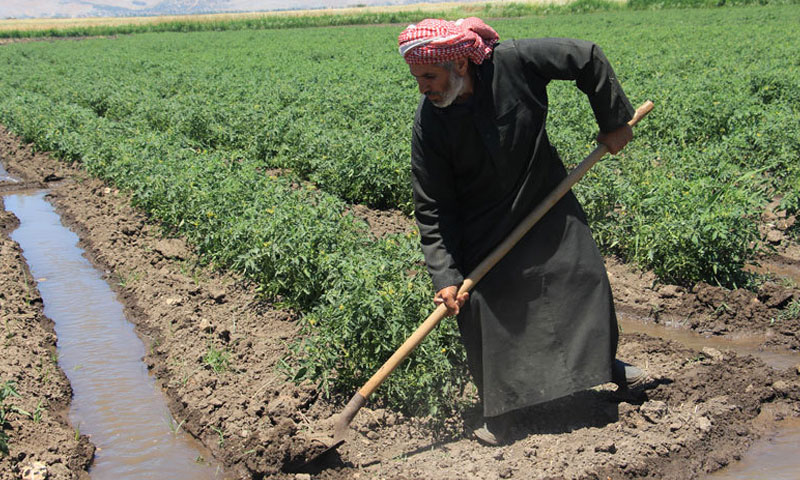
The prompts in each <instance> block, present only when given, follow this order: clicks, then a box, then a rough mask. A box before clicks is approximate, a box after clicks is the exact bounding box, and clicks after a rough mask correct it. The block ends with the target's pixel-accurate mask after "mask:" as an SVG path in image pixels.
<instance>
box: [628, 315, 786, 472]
mask: <svg viewBox="0 0 800 480" xmlns="http://www.w3.org/2000/svg"><path fill="white" fill-rule="evenodd" d="M618 318H619V324H620V327H621V328H622V331H623V332H627V333H644V334H647V335H650V336H653V337H659V338H665V339H668V340H673V341H676V342H679V343H681V344H683V345H686V346H687V347H689V348H692V349H694V350H698V351H702V349H703V348H706V347H711V348H715V349H717V350H720V351H725V350H733V351H734V352H736V353H737V354H740V355H752V356H754V357H756V358H760V359H761V360H763V361H764V363H766V364H767V365H769V366H771V367H772V368H775V369H778V370H785V369H789V368H794V367H795V366H797V365H798V364H800V354H797V353H792V352H787V351H785V350H783V351H769V350H763V349H760V348H759V345H761V343H763V341H764V339H763V338H758V337H752V336H749V337H748V336H741V337H705V336H703V335H699V334H697V333H694V332H692V331H690V330H686V329H683V328H672V327H669V326H663V325H657V324H655V323H653V322H652V321H648V319H646V318H641V317H636V316H633V315H629V314H626V313H623V312H619V313H618ZM798 454H800V420H798V419H789V420H784V421H782V422H780V423H779V424H778V425H777V426H776V430H775V431H773V432H772V433H771V434H768V435H765V436H764V437H763V438H762V439H760V440H758V441H756V443H754V444H753V446H752V447H750V449H749V450H748V451H747V453H746V454H745V455H744V456H743V457H742V459H741V460H740V461H738V462H736V463H733V464H731V465H730V466H728V467H726V468H723V469H722V470H719V471H718V472H716V473H714V474H713V475H710V476H708V477H707V480H758V479H761V480H797V479H798V478H800V473H799V472H800V456H798Z"/></svg>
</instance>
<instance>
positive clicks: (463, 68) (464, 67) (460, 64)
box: [455, 57, 469, 77]
mask: <svg viewBox="0 0 800 480" xmlns="http://www.w3.org/2000/svg"><path fill="white" fill-rule="evenodd" d="M455 67H456V73H458V75H459V76H461V77H463V76H464V75H466V74H467V71H468V70H469V58H467V57H462V58H458V59H456V60H455Z"/></svg>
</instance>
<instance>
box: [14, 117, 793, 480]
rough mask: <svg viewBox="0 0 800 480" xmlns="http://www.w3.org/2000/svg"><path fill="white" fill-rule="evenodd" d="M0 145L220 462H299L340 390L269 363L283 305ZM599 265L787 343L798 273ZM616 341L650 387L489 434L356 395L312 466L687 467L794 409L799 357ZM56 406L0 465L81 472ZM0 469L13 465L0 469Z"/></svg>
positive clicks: (105, 194)
mask: <svg viewBox="0 0 800 480" xmlns="http://www.w3.org/2000/svg"><path fill="white" fill-rule="evenodd" d="M0 160H1V161H2V162H3V164H4V165H5V167H6V170H7V171H8V172H9V173H10V174H11V175H12V176H15V177H16V178H19V179H20V180H22V181H23V182H26V184H27V185H29V186H30V185H39V186H45V182H44V179H45V178H50V179H53V178H61V179H63V180H59V181H56V182H49V183H47V184H46V188H48V189H49V191H50V193H49V196H48V199H49V200H50V201H51V202H52V203H53V204H54V205H55V206H56V208H57V210H58V211H59V213H60V214H61V215H62V219H63V221H64V222H65V224H67V225H68V226H70V228H72V229H73V230H74V231H75V232H76V233H78V235H79V236H80V237H81V238H82V245H81V246H82V248H84V249H85V250H86V251H87V255H88V256H89V257H90V259H91V260H92V261H93V262H94V263H95V265H97V266H98V268H100V269H102V270H104V271H105V272H106V275H107V277H108V281H109V283H110V284H111V285H112V286H113V287H114V288H116V289H117V291H118V293H119V295H120V299H121V301H122V302H123V303H124V304H125V306H126V309H127V314H128V318H129V319H130V320H131V321H132V322H133V323H134V324H135V325H136V326H137V332H138V333H139V335H140V336H141V338H142V339H143V341H144V342H145V345H146V346H148V347H149V348H148V352H149V353H148V354H147V356H146V357H145V359H144V361H145V362H146V363H147V365H148V366H149V367H150V368H151V370H152V371H153V372H154V374H155V375H156V376H157V377H158V378H159V380H160V382H161V384H162V386H163V387H164V389H165V392H166V395H167V397H168V399H169V402H170V406H171V408H172V411H173V414H174V416H175V418H176V420H177V421H178V422H183V423H182V428H184V429H185V430H186V431H188V432H190V433H191V434H192V435H194V436H195V437H197V438H198V439H200V440H201V441H202V442H203V443H204V444H205V445H206V446H207V447H208V448H209V449H210V450H211V451H212V452H213V454H214V455H215V456H216V457H217V458H218V459H219V460H220V461H222V462H223V463H225V464H226V465H227V466H228V467H229V476H230V477H233V478H264V477H270V478H278V479H281V478H287V479H290V478H308V476H306V475H305V474H300V475H298V474H295V473H289V471H290V470H293V469H294V467H296V466H297V465H299V464H301V463H302V462H303V461H304V460H306V459H308V458H309V456H310V455H312V454H313V453H314V452H318V451H319V444H317V443H315V442H314V441H313V440H312V437H314V436H315V435H317V434H322V433H325V432H328V431H330V430H332V426H333V423H334V422H333V420H334V418H335V417H334V414H335V412H336V411H338V410H339V409H340V408H341V406H336V405H330V404H328V403H326V402H325V401H323V400H321V399H320V398H318V395H317V393H316V392H315V390H314V389H313V388H312V387H309V386H295V385H293V384H291V383H288V382H287V381H286V380H285V379H284V377H283V376H282V375H281V373H280V372H278V371H277V369H276V367H277V365H278V362H279V359H280V358H281V357H282V355H283V354H284V353H285V349H286V346H285V345H286V343H287V342H288V341H290V340H291V339H292V337H294V336H295V335H296V334H297V333H296V332H297V327H296V324H295V322H296V319H297V318H298V314H297V313H296V312H292V311H287V310H285V309H280V308H277V307H275V306H274V305H272V304H270V303H269V302H266V301H263V300H259V299H258V297H257V295H256V292H255V288H254V286H253V285H251V284H249V283H247V282H246V281H244V280H242V279H240V278H237V277H236V276H233V275H230V274H223V273H219V272H215V271H211V270H209V269H207V268H201V267H199V266H198V262H197V259H196V257H195V255H194V254H193V253H192V251H191V248H190V247H189V246H187V245H186V244H185V243H184V242H183V240H181V239H179V238H162V235H161V230H160V229H159V227H158V226H157V225H156V224H154V223H153V222H151V221H149V220H148V219H147V218H146V217H145V216H144V215H143V214H142V213H140V212H137V211H136V210H134V209H132V208H131V207H130V206H129V200H128V198H126V196H125V195H124V194H123V193H121V192H118V191H117V190H115V189H114V187H113V186H110V185H105V184H103V183H102V182H101V181H99V180H96V179H92V178H90V177H89V176H88V174H87V173H86V172H84V171H82V170H80V169H79V168H77V167H74V166H68V165H65V164H63V163H61V162H60V161H58V160H56V159H53V158H51V157H50V156H49V155H47V154H46V153H34V152H33V151H32V150H31V148H30V147H29V146H27V145H24V144H22V143H21V142H20V141H19V140H18V139H17V138H16V137H14V136H13V135H10V134H9V133H7V131H5V130H3V129H0ZM48 176H49V177H48ZM354 211H356V212H357V214H359V215H360V216H362V218H364V219H365V220H367V221H368V222H369V223H370V225H371V226H372V227H373V231H374V233H375V235H381V234H383V233H384V232H386V231H398V230H399V231H402V230H404V229H408V228H410V223H409V221H408V220H407V219H405V217H402V216H401V215H399V214H394V213H392V212H373V211H370V210H368V209H364V208H363V207H354ZM1 218H2V219H3V221H2V225H3V229H2V232H3V234H2V235H3V236H2V240H1V242H2V243H0V245H1V246H2V247H0V248H2V262H0V281H2V282H3V285H4V286H5V285H11V284H14V282H16V284H17V285H19V284H20V280H19V278H20V277H21V273H20V272H21V271H22V270H23V269H24V266H22V265H21V263H20V262H21V260H20V257H19V253H18V252H19V251H18V249H17V247H16V246H15V245H13V243H11V242H10V241H9V240H8V238H7V234H8V231H9V229H10V228H12V226H13V219H9V215H8V214H5V213H4V214H3V216H2V217H1ZM287 227H291V226H287ZM607 263H608V267H609V273H610V278H611V281H612V286H613V288H614V291H615V294H616V300H617V302H618V304H617V307H618V309H619V310H620V311H621V312H623V313H625V312H627V313H629V314H635V315H638V316H641V317H644V318H647V319H649V320H650V321H656V322H669V323H671V324H674V325H677V326H682V328H691V329H694V330H697V331H698V332H705V333H712V334H737V335H739V334H750V333H752V334H757V335H759V336H760V337H759V338H762V339H763V343H764V345H765V346H766V345H772V346H777V347H779V348H782V349H797V348H799V347H800V344H798V338H797V336H796V335H795V333H796V332H797V331H798V328H797V327H798V319H797V318H789V317H788V316H787V315H785V309H786V308H787V306H788V305H790V304H791V302H793V301H794V300H796V299H798V298H800V297H799V295H800V292H799V291H798V289H797V287H796V284H792V283H791V282H789V281H782V280H781V279H780V278H778V277H776V281H773V282H768V283H767V284H765V285H764V287H762V289H761V290H760V291H759V292H757V293H752V292H749V291H745V290H736V291H727V290H724V289H720V288H716V287H712V286H709V285H698V286H696V287H694V288H692V289H690V290H687V289H683V288H680V287H676V286H672V285H659V284H657V282H655V279H654V278H653V277H652V275H650V274H649V273H647V272H636V271H634V270H633V269H631V268H630V267H628V266H626V265H624V264H622V263H620V262H618V261H616V260H614V259H608V261H607ZM22 285H24V282H23V283H22ZM16 288H19V289H20V293H18V294H15V295H8V294H5V292H6V291H7V290H6V288H4V289H3V290H2V291H3V292H4V296H0V299H2V302H3V307H2V312H3V315H5V316H4V318H11V319H12V320H11V322H12V324H13V325H17V324H20V325H21V324H22V323H23V322H27V323H26V324H25V325H33V326H36V325H40V324H46V323H47V322H46V320H44V319H43V317H42V315H41V305H37V303H36V302H31V301H30V298H31V294H30V293H26V290H24V286H23V287H16ZM29 288H31V289H32V288H35V287H34V285H33V284H30V287H29ZM33 296H34V297H35V296H36V295H35V294H33ZM722 305H724V307H722ZM7 312H10V313H7ZM15 312H19V313H15ZM775 319H780V322H776V321H775ZM14 328H17V327H14ZM23 339H24V342H22V340H23ZM9 341H11V342H17V343H15V345H17V344H19V346H17V347H14V349H13V350H9V348H8V347H7V346H4V352H11V355H5V354H4V355H3V356H2V360H0V369H2V370H0V372H2V375H3V378H8V377H9V376H10V377H13V378H18V379H21V378H23V377H24V376H25V375H29V376H30V379H29V380H24V382H27V383H23V380H18V381H19V383H20V385H23V384H25V385H30V387H26V390H25V392H26V393H24V394H23V397H24V398H26V399H27V398H29V399H30V402H32V405H27V404H26V406H27V407H28V408H33V407H35V403H36V400H35V399H36V397H35V396H33V395H34V393H32V391H35V390H38V393H37V394H40V395H41V394H46V393H45V392H51V393H49V394H47V395H50V396H53V397H56V398H59V399H63V400H61V403H59V405H60V406H62V407H65V406H66V402H67V400H68V399H69V396H70V390H69V385H68V384H66V382H65V381H63V375H61V374H60V373H58V374H57V375H56V374H54V377H55V376H58V378H60V379H61V380H60V381H58V382H53V381H51V383H50V384H48V385H47V386H46V387H42V386H41V382H42V380H41V379H40V378H38V377H37V376H36V375H35V373H31V367H30V366H31V365H34V366H35V365H38V364H39V362H40V360H39V357H38V356H34V357H30V356H29V355H28V354H29V353H30V351H32V350H34V349H33V348H23V347H24V346H25V345H34V346H36V347H35V348H36V349H39V350H41V351H42V352H49V351H51V350H52V345H53V341H54V337H53V333H52V330H51V329H49V328H41V329H37V328H28V327H26V328H25V331H24V334H23V333H22V332H20V333H17V334H16V335H15V336H12V337H11V338H10V340H9V339H6V342H9ZM19 342H22V343H19ZM210 346H214V348H215V349H217V350H222V351H225V352H228V359H229V366H228V368H227V369H226V370H225V371H223V372H221V373H215V372H214V371H213V370H212V369H211V368H210V366H209V365H207V364H206V362H205V361H204V359H203V357H204V356H205V354H206V353H207V351H208V350H209V347H210ZM41 355H42V354H40V356H41ZM619 357H620V358H622V359H624V360H627V361H630V362H632V363H635V364H638V365H641V366H643V367H646V368H647V370H648V372H649V373H650V376H651V380H652V381H651V382H650V387H651V388H650V389H648V390H646V391H645V392H641V393H640V394H638V395H637V396H635V397H634V398H627V399H620V398H618V396H617V395H616V394H615V392H614V390H615V387H614V386H612V385H604V386H600V387H598V388H596V389H594V390H591V391H586V392H581V393H578V394H575V395H573V396H571V397H568V398H565V399H560V400H558V401H555V402H551V403H549V404H545V405H539V406H536V407H532V408H529V409H526V410H525V411H524V412H521V413H520V414H519V415H518V416H517V418H516V419H515V422H514V427H513V429H512V436H513V439H514V441H513V442H512V443H511V444H509V445H506V446H502V447H495V448H492V447H485V446H481V445H480V444H478V443H477V442H476V441H475V440H473V439H472V438H471V436H470V425H472V424H474V423H475V422H476V421H477V420H478V414H477V412H478V409H477V408H471V409H469V410H468V411H467V412H466V413H465V414H464V415H463V417H459V418H453V419H451V420H450V421H448V422H447V423H446V424H445V425H444V426H439V427H438V428H436V429H432V428H431V424H430V423H429V422H427V421H426V420H425V419H417V418H407V417H404V416H403V415H402V414H400V413H397V412H393V411H387V410H381V409H369V408H364V409H363V410H362V411H361V412H360V413H359V415H358V416H357V417H356V418H355V420H354V422H353V424H352V427H353V428H352V433H351V435H350V437H349V438H348V441H347V442H346V443H345V444H344V445H343V446H341V447H340V448H339V449H338V455H332V458H327V459H326V461H327V463H326V464H325V465H323V466H324V467H325V468H324V469H320V470H315V471H312V472H311V474H312V477H313V478H319V479H339V478H362V479H364V478H393V479H412V478H413V479H416V478H438V479H457V478H484V479H491V478H523V479H533V478H587V479H606V478H613V479H618V478H620V479H628V478H675V479H678V478H680V479H686V478H697V477H701V476H703V475H704V474H705V473H706V472H711V471H714V470H717V469H719V468H721V467H722V466H724V465H727V464H728V463H730V462H733V461H735V460H736V459H738V458H739V457H740V456H741V454H742V453H743V452H744V451H745V450H746V449H747V447H748V446H749V445H750V444H751V443H752V442H753V441H754V439H756V438H757V437H758V436H759V435H761V434H763V433H764V432H766V431H768V430H769V429H770V428H772V427H774V425H775V422H778V421H779V420H780V419H782V418H785V417H789V416H800V377H799V376H798V372H797V371H796V369H790V370H786V371H777V370H774V369H772V368H770V367H768V366H766V365H765V364H764V363H762V362H761V361H760V360H758V359H755V358H752V357H747V356H738V355H736V354H735V353H733V352H732V351H722V352H719V351H713V352H711V351H707V352H706V353H700V352H697V351H694V350H690V349H687V348H685V347H682V346H681V345H679V344H677V343H674V342H670V341H668V340H663V339H660V338H654V337H649V336H645V335H640V334H625V333H623V335H622V338H621V343H620V348H619ZM53 370H54V371H57V368H56V367H55V366H53ZM37 382H39V383H37ZM20 390H21V391H22V389H20ZM48 398H49V397H48ZM50 411H51V410H48V412H50ZM49 416H50V415H47V416H46V418H49ZM53 421H54V424H56V427H51V426H49V425H48V426H46V425H45V424H44V423H42V424H35V423H33V422H28V421H25V419H22V418H19V417H15V419H14V420H13V421H12V422H11V427H7V428H6V432H7V433H8V434H9V445H10V449H11V451H12V455H11V456H9V457H3V458H0V472H15V473H16V472H19V470H20V468H22V466H23V464H24V463H25V462H26V461H28V460H29V459H32V458H35V459H40V460H41V461H43V462H45V463H47V465H48V468H50V466H51V465H60V466H63V467H64V468H63V475H62V474H61V473H59V474H58V475H62V476H56V475H53V476H51V478H70V473H69V471H71V472H72V473H71V475H72V477H73V478H75V477H78V476H79V475H81V472H82V470H83V469H84V468H85V460H86V458H88V457H86V456H84V457H80V458H81V459H82V460H81V461H77V460H74V459H75V458H76V457H75V456H74V454H73V452H74V451H75V449H76V448H78V445H77V444H76V443H75V442H73V443H72V444H70V442H69V439H63V436H62V437H57V436H51V435H50V433H48V434H47V435H45V432H56V431H61V432H65V433H66V434H67V436H69V435H68V434H70V433H71V432H72V430H71V429H70V427H68V426H66V425H65V424H64V422H63V420H62V421H61V423H58V422H56V419H53ZM59 429H60V430H59ZM219 432H222V438H221V437H220V434H219ZM53 435H55V434H53ZM33 439H35V441H33ZM82 445H83V444H82ZM89 457H90V456H89ZM82 462H83V463H82ZM59 468H61V467H59ZM50 471H51V472H55V471H56V467H55V466H53V467H52V469H51V470H50ZM3 475H6V476H3ZM0 478H14V477H13V476H7V474H5V473H0Z"/></svg>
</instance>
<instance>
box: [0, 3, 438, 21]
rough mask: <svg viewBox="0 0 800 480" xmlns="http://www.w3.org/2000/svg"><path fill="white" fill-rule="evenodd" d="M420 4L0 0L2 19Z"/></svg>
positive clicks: (0, 16)
mask: <svg viewBox="0 0 800 480" xmlns="http://www.w3.org/2000/svg"><path fill="white" fill-rule="evenodd" d="M420 1H422V0H0V18H52V17H104V16H131V15H168V14H183V13H212V12H231V11H234V12H235V11H238V12H242V11H244V12H250V11H259V10H286V9H308V8H323V7H329V8H336V7H348V6H354V5H389V4H404V3H419V2H420ZM426 1H431V0H426ZM433 1H436V0H433ZM440 1H443V0H440Z"/></svg>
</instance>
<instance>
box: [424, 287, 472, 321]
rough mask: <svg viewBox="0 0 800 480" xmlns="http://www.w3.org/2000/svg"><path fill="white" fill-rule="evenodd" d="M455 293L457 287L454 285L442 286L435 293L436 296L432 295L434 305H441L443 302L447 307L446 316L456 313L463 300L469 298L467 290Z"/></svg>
mask: <svg viewBox="0 0 800 480" xmlns="http://www.w3.org/2000/svg"><path fill="white" fill-rule="evenodd" d="M457 293H458V287H457V286H456V285H451V286H449V287H444V288H443V289H441V290H439V291H438V292H437V293H436V296H434V297H433V303H435V304H436V305H441V304H442V303H444V304H445V306H446V307H447V316H448V317H450V316H452V315H458V312H459V310H460V309H461V307H462V306H463V305H464V302H466V301H467V299H468V298H469V292H464V293H462V294H461V295H458V297H456V294H457Z"/></svg>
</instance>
